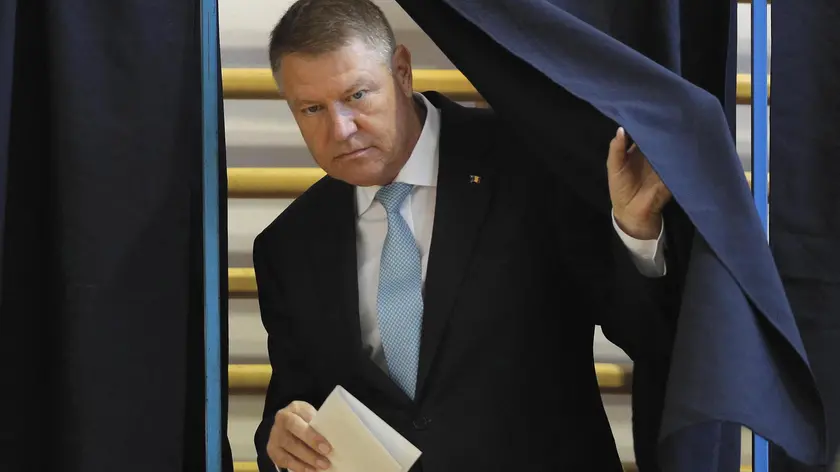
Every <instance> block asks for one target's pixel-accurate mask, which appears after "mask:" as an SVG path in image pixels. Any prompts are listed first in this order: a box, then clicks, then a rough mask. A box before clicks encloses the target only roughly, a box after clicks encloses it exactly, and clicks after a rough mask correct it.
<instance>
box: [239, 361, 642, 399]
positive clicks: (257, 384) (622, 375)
mask: <svg viewBox="0 0 840 472" xmlns="http://www.w3.org/2000/svg"><path fill="white" fill-rule="evenodd" d="M632 374H633V372H632V367H630V366H623V365H620V364H610V363H603V362H596V363H595V375H596V376H597V377H598V385H599V386H600V387H601V388H602V389H609V390H618V389H624V388H628V387H629V385H630V377H631V376H632ZM269 380H271V365H270V364H230V365H228V389H229V390H230V391H231V392H242V393H248V392H264V391H265V390H266V389H267V388H268V382H269Z"/></svg>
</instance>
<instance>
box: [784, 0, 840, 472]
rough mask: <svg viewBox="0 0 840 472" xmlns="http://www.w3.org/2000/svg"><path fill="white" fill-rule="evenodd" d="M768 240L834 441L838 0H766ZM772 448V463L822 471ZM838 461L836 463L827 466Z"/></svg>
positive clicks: (839, 418)
mask: <svg viewBox="0 0 840 472" xmlns="http://www.w3.org/2000/svg"><path fill="white" fill-rule="evenodd" d="M771 8H772V34H773V64H772V81H771V88H772V90H771V94H772V98H771V107H770V176H771V177H770V218H769V220H770V246H771V248H772V251H773V256H774V257H775V258H776V263H777V265H778V267H779V272H780V274H781V276H782V282H783V283H784V286H785V290H786V291H787V295H788V298H789V299H790V303H791V306H792V307H793V313H794V315H795V316H796V322H797V324H798V325H799V329H800V331H801V333H802V341H803V343H804V345H805V350H806V352H807V353H808V358H809V360H810V362H811V365H812V366H813V369H814V375H815V377H816V380H817V386H818V387H819V388H820V389H821V391H822V395H823V399H824V401H825V408H826V417H827V419H828V428H829V429H828V431H829V435H828V437H829V452H830V453H831V457H832V458H835V457H836V454H837V448H838V443H840V377H838V375H837V372H838V369H837V363H838V360H840V210H838V209H839V208H840V186H838V177H840V160H838V155H840V141H838V138H837V132H836V130H837V126H838V124H840V81H838V75H837V74H838V71H840V30H838V29H837V25H838V24H840V3H837V2H836V1H831V0H814V1H809V2H797V1H794V0H773V3H772V7H771ZM822 470H827V469H825V468H811V467H806V466H804V465H802V464H799V463H798V462H797V461H794V460H792V459H791V458H789V457H787V455H786V454H784V451H781V450H779V449H778V448H773V449H772V450H771V472H792V471H797V472H798V471H822ZM830 470H836V469H830Z"/></svg>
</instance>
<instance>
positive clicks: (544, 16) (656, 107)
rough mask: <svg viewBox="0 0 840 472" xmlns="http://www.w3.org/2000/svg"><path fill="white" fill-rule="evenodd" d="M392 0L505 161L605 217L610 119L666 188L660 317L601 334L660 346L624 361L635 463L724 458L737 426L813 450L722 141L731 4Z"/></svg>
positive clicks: (777, 298) (729, 87) (738, 181)
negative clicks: (548, 176) (436, 53)
mask: <svg viewBox="0 0 840 472" xmlns="http://www.w3.org/2000/svg"><path fill="white" fill-rule="evenodd" d="M398 3H399V4H400V5H401V6H402V7H403V9H405V10H406V12H407V13H408V14H409V15H410V16H411V17H412V18H413V19H414V21H415V22H416V23H417V24H418V25H419V26H420V27H421V28H422V29H423V30H424V31H425V32H426V33H427V34H428V35H429V36H430V37H431V39H432V40H433V41H434V42H435V43H436V44H437V45H438V47H440V49H441V50H442V51H443V52H444V54H446V55H447V56H448V57H449V59H450V60H451V61H452V63H453V64H454V65H455V67H457V68H458V69H459V70H461V71H462V72H463V73H464V74H465V75H466V76H467V78H468V79H469V80H470V81H471V82H472V83H473V85H475V86H476V88H477V89H478V91H479V93H481V94H482V96H483V97H484V98H485V99H486V100H487V101H488V103H489V104H490V106H492V107H493V108H494V109H495V110H496V111H497V113H499V114H500V115H501V116H502V117H504V118H505V119H506V120H508V122H509V129H510V133H512V134H515V135H518V136H519V137H520V138H521V139H522V141H523V142H526V143H529V144H530V148H529V149H523V153H522V154H521V155H519V156H511V165H529V163H530V162H533V161H532V160H531V159H537V158H539V159H541V160H542V161H543V163H545V164H546V165H547V166H549V167H550V168H552V169H554V170H555V171H556V172H557V175H558V179H563V181H565V182H566V184H567V185H569V186H571V187H572V188H574V189H575V190H576V191H577V192H578V193H580V194H581V195H582V196H583V197H585V198H586V200H587V201H588V202H589V203H590V204H591V205H592V208H593V211H598V212H601V213H602V214H603V215H604V217H605V218H606V217H609V207H610V203H609V198H608V192H607V186H606V173H605V168H604V166H605V159H606V156H607V147H608V143H609V141H610V139H611V138H612V136H614V134H615V131H616V127H617V126H618V125H622V126H624V127H625V128H626V129H627V131H628V133H629V134H630V136H632V137H633V138H634V140H635V142H636V143H637V144H638V145H639V147H640V148H641V149H642V150H643V151H644V152H645V154H646V155H647V156H648V158H649V159H650V161H651V163H652V165H653V166H654V168H655V169H656V170H657V172H659V174H660V175H661V176H662V178H663V180H664V181H665V183H666V185H668V186H669V188H670V189H671V190H672V192H673V194H674V202H673V205H671V207H670V208H667V209H666V215H665V220H666V228H667V232H668V234H669V240H668V251H669V254H670V256H671V258H672V262H673V264H672V265H671V266H669V267H670V269H669V270H670V271H671V283H672V285H671V286H670V290H669V294H671V295H674V294H676V295H677V296H676V297H673V300H674V302H673V303H672V304H671V306H670V307H668V309H667V311H666V313H665V320H664V323H661V321H663V320H657V321H660V322H658V323H651V326H642V325H639V324H630V323H628V325H627V331H628V333H614V335H615V336H617V337H620V336H623V335H625V334H627V335H632V336H635V337H639V336H640V335H643V336H649V337H650V339H651V340H657V341H658V342H659V343H660V344H661V345H662V353H661V355H660V356H659V357H650V356H648V357H646V358H644V359H634V360H635V362H634V382H633V396H634V399H633V403H634V405H633V406H634V434H635V448H636V457H637V461H638V462H639V466H640V469H641V470H643V471H649V470H650V471H654V470H665V471H681V472H683V471H691V472H695V471H696V472H706V471H709V472H711V471H715V472H717V471H721V472H723V471H727V470H732V469H731V467H732V465H733V464H734V463H733V460H734V459H733V458H734V451H736V450H738V439H737V437H736V435H735V434H734V432H735V431H736V429H737V428H738V426H739V425H746V426H747V427H749V428H751V429H753V430H755V431H757V432H758V433H759V434H761V435H762V436H764V437H765V438H767V439H769V440H770V441H771V442H772V443H774V444H777V445H778V446H779V447H780V448H781V449H782V450H784V451H786V452H787V453H788V454H790V455H791V456H793V457H795V458H796V459H798V460H801V461H804V462H808V463H812V464H820V463H825V462H827V460H828V459H827V451H826V436H825V422H824V409H823V404H822V399H821V397H820V395H819V391H818V390H817V387H816V382H815V380H814V376H813V373H812V370H811V366H810V365H809V364H808V361H807V358H806V354H805V349H804V347H803V343H802V338H801V336H800V333H799V330H798V328H797V325H796V322H795V320H794V316H793V313H792V310H791V307H790V304H789V302H788V300H787V298H786V296H785V292H784V287H783V285H782V282H781V278H780V276H779V273H778V271H777V270H776V266H775V264H774V261H773V258H772V255H771V252H770V248H769V246H768V244H767V235H766V233H765V231H764V228H763V227H762V224H761V221H760V219H759V217H758V212H757V211H756V208H755V205H754V203H753V199H752V195H751V192H750V189H749V186H748V182H747V181H746V179H745V178H744V173H743V170H744V169H743V166H742V164H741V162H740V159H739V158H738V156H737V153H736V151H735V143H734V139H733V132H732V130H733V121H732V118H733V115H734V113H733V104H732V96H733V90H734V84H733V83H732V82H731V80H734V77H731V75H734V68H733V67H732V66H733V58H732V56H731V54H733V49H732V48H733V47H734V46H733V44H732V42H733V41H734V38H733V35H732V28H733V25H732V23H731V22H732V21H733V9H734V7H735V6H734V4H733V2H732V1H726V2H722V1H720V2H700V1H690V0H645V1H637V2H622V1H619V0H585V1H584V0H398ZM704 8H707V9H708V10H704ZM692 21H700V22H704V21H706V22H708V23H707V24H704V25H703V27H704V28H706V30H705V31H704V30H703V29H701V27H700V25H692V26H689V24H690V23H691V22H692ZM701 45H703V46H701ZM477 51H480V54H478V53H476V52H477ZM634 330H635V331H636V332H633V331H634ZM640 330H641V333H640V332H639V331H640Z"/></svg>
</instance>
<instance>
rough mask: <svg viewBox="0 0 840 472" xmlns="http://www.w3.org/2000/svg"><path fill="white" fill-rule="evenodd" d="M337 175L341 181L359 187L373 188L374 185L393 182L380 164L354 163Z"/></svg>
mask: <svg viewBox="0 0 840 472" xmlns="http://www.w3.org/2000/svg"><path fill="white" fill-rule="evenodd" d="M343 167H344V168H343V169H340V170H339V172H338V173H337V174H338V175H335V176H334V177H336V178H337V179H339V180H342V181H344V182H347V183H348V184H350V185H355V186H357V187H372V186H374V185H387V184H388V183H390V182H391V180H393V177H388V175H386V174H387V173H386V172H385V170H384V169H382V167H381V166H380V165H378V163H375V164H374V163H361V162H359V163H353V164H351V165H348V166H343Z"/></svg>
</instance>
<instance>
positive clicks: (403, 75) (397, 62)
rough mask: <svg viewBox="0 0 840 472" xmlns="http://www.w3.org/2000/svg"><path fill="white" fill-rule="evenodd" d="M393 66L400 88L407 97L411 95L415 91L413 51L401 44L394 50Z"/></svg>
mask: <svg viewBox="0 0 840 472" xmlns="http://www.w3.org/2000/svg"><path fill="white" fill-rule="evenodd" d="M391 68H392V69H393V73H394V78H395V79H396V81H397V84H398V85H399V87H400V90H401V91H402V92H403V94H405V96H406V97H411V96H412V94H413V93H414V77H413V73H412V70H411V52H410V51H409V50H408V48H407V47H405V46H404V45H402V44H400V45H398V46H397V48H396V49H395V50H394V55H393V57H392V59H391Z"/></svg>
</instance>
